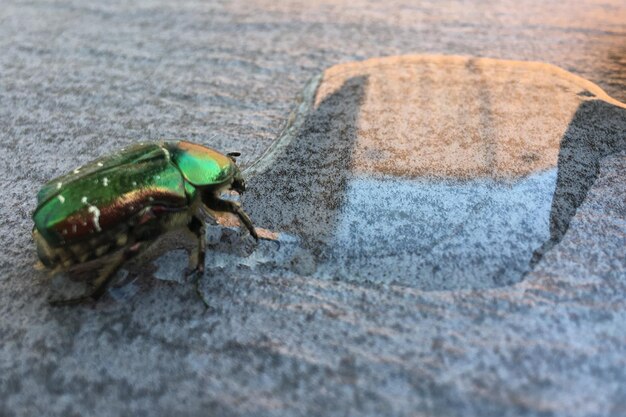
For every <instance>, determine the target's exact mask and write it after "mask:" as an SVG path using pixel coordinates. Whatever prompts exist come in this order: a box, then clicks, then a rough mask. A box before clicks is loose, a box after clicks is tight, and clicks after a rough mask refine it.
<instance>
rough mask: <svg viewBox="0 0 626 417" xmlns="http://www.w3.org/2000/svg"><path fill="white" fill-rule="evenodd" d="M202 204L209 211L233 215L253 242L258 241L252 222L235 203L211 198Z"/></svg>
mask: <svg viewBox="0 0 626 417" xmlns="http://www.w3.org/2000/svg"><path fill="white" fill-rule="evenodd" d="M204 204H206V206H207V207H208V208H210V209H211V210H215V211H227V212H229V213H233V214H235V215H236V216H237V217H238V218H239V221H241V223H242V224H243V225H244V226H245V227H246V229H248V231H249V232H250V234H251V235H252V237H253V238H254V239H255V240H259V235H258V234H257V232H256V230H255V229H254V225H253V224H252V220H250V217H248V215H247V214H246V212H245V211H243V209H242V208H241V206H240V205H239V204H238V203H235V202H234V201H228V200H222V199H220V198H211V199H207V200H206V201H204Z"/></svg>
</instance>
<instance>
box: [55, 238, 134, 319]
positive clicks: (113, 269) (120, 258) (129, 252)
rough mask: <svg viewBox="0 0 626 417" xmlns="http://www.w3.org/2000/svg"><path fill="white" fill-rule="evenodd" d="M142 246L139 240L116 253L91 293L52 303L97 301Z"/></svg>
mask: <svg viewBox="0 0 626 417" xmlns="http://www.w3.org/2000/svg"><path fill="white" fill-rule="evenodd" d="M142 248H143V243H142V242H138V243H135V244H133V245H132V246H130V247H128V248H126V249H124V250H123V251H121V252H119V253H117V254H115V255H114V257H113V258H112V259H111V260H110V262H109V263H108V264H107V265H106V266H105V267H104V268H102V270H101V271H100V274H99V275H98V278H96V280H95V281H94V284H93V286H94V289H93V290H92V291H91V292H90V293H88V294H85V295H83V296H80V297H76V298H69V299H66V300H50V305H52V306H55V307H59V306H67V305H76V304H80V303H83V302H85V301H88V300H93V301H97V300H98V299H99V298H100V297H102V295H104V292H105V291H106V289H107V288H108V287H109V284H110V283H111V281H112V280H113V277H115V274H116V273H117V271H118V270H119V269H120V267H121V266H122V265H123V264H124V263H125V262H127V261H129V260H130V259H132V258H133V257H134V256H136V255H137V254H138V253H139V252H140V251H141V249H142Z"/></svg>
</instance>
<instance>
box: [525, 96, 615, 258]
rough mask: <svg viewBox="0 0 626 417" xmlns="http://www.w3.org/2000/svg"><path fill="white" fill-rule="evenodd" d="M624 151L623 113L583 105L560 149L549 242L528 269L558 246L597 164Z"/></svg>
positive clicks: (605, 105) (601, 105) (594, 104)
mask: <svg viewBox="0 0 626 417" xmlns="http://www.w3.org/2000/svg"><path fill="white" fill-rule="evenodd" d="M624 150H626V109H624V108H620V107H617V106H615V105H613V104H610V103H607V102H605V101H602V100H590V101H586V102H583V103H582V104H581V105H580V107H579V108H578V110H577V111H576V113H575V114H574V117H573V118H572V121H571V122H570V124H569V126H568V128H567V131H566V132H565V135H564V136H563V139H562V140H561V146H560V149H559V157H558V164H557V180H556V188H555V191H554V196H553V198H552V208H551V210H550V239H549V240H548V241H546V242H545V243H544V244H543V245H542V246H541V247H540V248H539V249H537V250H536V251H535V253H534V255H533V259H532V261H531V265H533V266H534V265H535V264H537V262H539V260H540V259H541V258H542V256H543V255H544V254H545V253H546V252H548V251H549V250H550V249H552V248H553V247H554V246H555V245H557V244H558V243H559V242H560V241H561V239H563V236H564V235H565V232H567V229H568V228H569V226H570V222H571V220H572V217H574V215H575V214H576V209H577V208H578V207H579V206H580V205H581V204H582V203H583V201H584V200H585V197H586V196H587V193H588V192H589V189H590V188H591V187H592V186H593V183H594V182H595V180H596V179H597V178H598V175H599V173H600V161H601V160H602V159H603V158H606V157H607V156H610V155H613V154H615V153H618V152H621V151H624Z"/></svg>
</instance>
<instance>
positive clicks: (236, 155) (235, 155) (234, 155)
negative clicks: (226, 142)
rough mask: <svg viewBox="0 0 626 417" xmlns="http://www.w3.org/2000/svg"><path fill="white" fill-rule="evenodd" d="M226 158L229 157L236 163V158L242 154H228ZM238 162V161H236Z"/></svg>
mask: <svg viewBox="0 0 626 417" xmlns="http://www.w3.org/2000/svg"><path fill="white" fill-rule="evenodd" d="M226 156H228V157H229V158H230V159H232V160H233V161H235V158H237V157H239V156H241V152H228V153H227V154H226ZM235 162H236V161H235Z"/></svg>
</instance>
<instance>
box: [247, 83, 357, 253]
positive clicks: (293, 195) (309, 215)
mask: <svg viewBox="0 0 626 417" xmlns="http://www.w3.org/2000/svg"><path fill="white" fill-rule="evenodd" d="M366 88H367V77H366V76H358V77H353V78H349V79H348V80H346V81H345V82H344V83H343V85H342V86H341V87H340V88H338V89H337V90H336V91H335V92H334V93H332V94H330V95H329V96H327V97H326V98H325V99H324V100H323V101H321V102H320V103H319V104H318V105H317V107H316V108H315V109H314V111H312V112H310V113H309V114H308V115H307V117H306V119H305V120H304V122H303V124H302V127H301V129H299V131H298V132H297V133H296V136H295V137H294V138H293V140H292V141H291V142H290V143H289V145H287V147H286V148H285V149H284V151H283V152H282V153H281V154H280V155H278V156H277V157H276V158H275V160H273V161H272V164H271V166H270V167H269V168H268V169H267V170H265V171H264V172H262V173H260V174H259V175H256V176H254V177H252V178H250V179H249V183H250V186H249V187H248V188H249V191H248V192H247V193H246V204H245V205H246V208H249V210H250V214H251V216H252V218H253V220H254V222H255V224H259V225H263V227H267V228H269V229H272V230H279V231H281V232H287V233H290V234H294V235H298V236H300V237H301V239H303V241H302V244H303V246H304V247H305V248H307V249H309V250H311V252H312V253H313V254H314V255H315V256H316V257H319V256H320V255H321V254H322V253H323V251H324V249H325V248H326V246H327V245H328V242H329V240H330V239H331V237H332V235H333V232H334V231H335V230H336V228H337V223H338V221H339V214H340V210H341V208H342V205H343V203H344V200H345V194H346V187H347V183H348V180H349V176H350V170H351V165H352V154H353V150H354V147H355V143H356V139H357V127H358V119H359V112H360V107H361V104H362V102H363V100H364V97H365V91H366Z"/></svg>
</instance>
